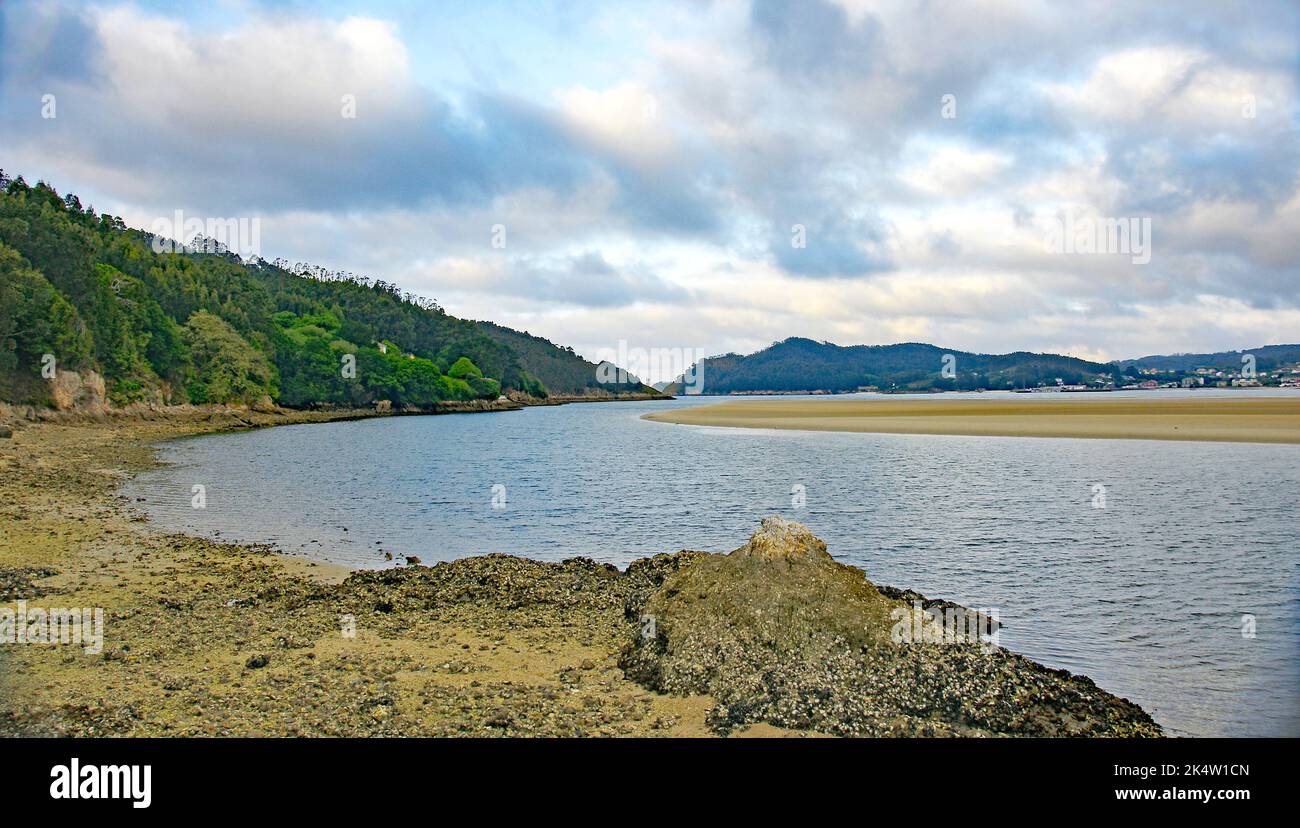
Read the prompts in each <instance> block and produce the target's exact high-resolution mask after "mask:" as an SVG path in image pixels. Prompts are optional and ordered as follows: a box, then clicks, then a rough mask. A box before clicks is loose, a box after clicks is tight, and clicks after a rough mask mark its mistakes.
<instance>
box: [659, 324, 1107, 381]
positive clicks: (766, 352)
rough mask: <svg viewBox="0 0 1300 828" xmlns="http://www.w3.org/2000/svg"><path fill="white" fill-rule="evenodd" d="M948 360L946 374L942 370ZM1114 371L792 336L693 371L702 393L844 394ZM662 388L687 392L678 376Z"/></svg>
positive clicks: (1067, 362)
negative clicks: (948, 373)
mask: <svg viewBox="0 0 1300 828" xmlns="http://www.w3.org/2000/svg"><path fill="white" fill-rule="evenodd" d="M949 357H951V359H947V358H949ZM949 364H950V365H951V374H952V376H950V377H948V376H945V371H944V369H945V366H946V365H949ZM1115 370H1116V369H1115V366H1114V365H1109V364H1105V363H1100V362H1089V361H1088V360H1084V359H1077V358H1075V357H1069V356H1060V355H1058V354H1035V353H1028V352H1025V351H1017V352H1016V353H1012V354H975V353H970V352H968V351H957V350H953V349H945V348H939V347H936V346H934V345H927V344H925V343H921V342H905V343H901V344H898V345H850V346H847V347H846V346H840V345H836V344H834V343H831V342H816V341H814V340H811V339H803V338H800V337H791V338H790V339H786V340H783V341H781V342H777V343H775V344H773V345H771V346H769V347H767V348H764V349H763V350H761V351H759V352H757V353H754V354H750V355H749V356H741V355H738V354H726V355H725V356H719V357H711V358H709V359H705V360H702V363H701V373H700V374H699V376H700V387H701V393H704V394H732V393H754V392H760V391H777V392H784V393H790V392H796V391H809V392H811V391H828V392H844V391H856V390H858V389H859V388H861V387H864V386H875V387H877V388H879V389H880V390H882V391H928V390H940V389H948V390H975V389H981V388H986V389H1007V388H1032V387H1034V386H1037V385H1040V384H1045V385H1055V384H1056V381H1057V380H1058V379H1059V380H1061V382H1063V383H1065V384H1067V385H1073V384H1084V383H1089V382H1097V381H1100V380H1104V379H1107V378H1109V377H1111V376H1112V374H1113V373H1114V372H1115ZM665 390H666V391H667V393H670V394H678V393H685V391H684V390H683V389H682V387H681V385H680V378H679V382H678V383H674V384H673V385H670V386H669V387H668V388H666V389H665Z"/></svg>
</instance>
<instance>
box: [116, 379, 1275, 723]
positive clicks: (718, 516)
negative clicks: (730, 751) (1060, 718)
mask: <svg viewBox="0 0 1300 828" xmlns="http://www.w3.org/2000/svg"><path fill="white" fill-rule="evenodd" d="M1154 393H1158V394H1160V395H1161V396H1162V397H1165V396H1169V395H1176V394H1178V393H1179V392H1174V391H1162V392H1154ZM1199 393H1202V394H1205V393H1216V392H1199ZM968 396H974V395H943V398H945V399H951V400H952V404H954V405H960V404H962V400H963V399H964V398H968ZM979 396H981V397H983V398H988V397H989V396H992V395H989V394H985V395H979ZM1039 396H1046V395H1023V396H1020V397H1018V399H1026V398H1031V397H1039ZM1053 396H1054V395H1053ZM1075 396H1078V397H1087V396H1091V395H1075ZM1096 396H1098V397H1111V398H1113V397H1115V396H1119V395H1115V394H1108V395H1096ZM714 401H716V398H713V399H710V398H685V399H680V400H676V401H672V402H620V403H601V404H573V405H565V406H558V407H539V408H529V409H525V410H523V411H517V412H504V413H496V414H480V415H453V416H437V417H393V418H385V419H375V420H361V421H354V422H340V423H329V424H318V425H299V426H285V427H280V428H274V429H265V430H260V431H252V432H246V433H238V434H226V435H213V436H205V437H196V438H187V439H181V440H174V441H170V442H168V443H165V444H163V446H162V458H163V459H164V460H165V461H166V462H167V465H166V466H164V467H162V468H160V469H156V470H153V471H150V472H147V473H145V474H143V475H141V476H140V477H138V478H136V479H135V480H134V481H132V482H131V483H130V484H128V487H127V489H126V493H127V494H128V495H130V496H132V497H140V498H144V500H143V501H141V502H140V503H137V504H136V505H138V506H140V507H143V508H144V509H146V510H147V511H148V512H149V514H150V516H151V518H152V520H153V521H154V522H155V523H156V524H158V525H159V526H160V527H162V528H164V529H169V530H177V531H185V532H189V533H193V534H198V535H204V536H207V537H214V538H220V539H222V540H228V541H235V542H270V543H274V544H276V545H277V546H278V547H280V548H281V549H283V550H284V551H285V552H287V553H290V554H298V555H305V556H308V557H311V558H313V559H317V560H323V561H331V562H336V563H342V564H346V565H348V566H351V567H358V568H377V567H384V566H394V565H398V564H400V562H401V560H402V556H403V555H405V554H412V555H418V556H419V558H420V559H421V560H422V561H423V562H424V563H426V564H428V563H433V562H435V561H439V560H451V559H454V558H459V557H464V556H467V555H478V554H484V553H489V552H507V553H512V554H517V555H523V556H527V557H531V558H535V559H541V560H561V559H564V558H568V557H573V556H575V555H583V556H587V557H591V558H594V559H596V560H598V561H607V562H610V563H614V564H617V565H619V566H620V567H621V566H625V565H626V564H627V563H628V562H630V561H632V560H635V559H636V558H640V557H644V556H647V555H653V554H655V553H658V552H671V551H676V550H678V549H699V550H706V551H713V552H720V551H727V550H730V549H734V548H735V547H737V546H740V545H741V544H742V543H743V542H744V541H745V540H746V538H747V537H748V536H749V534H750V532H752V531H753V530H754V529H755V528H756V527H757V525H758V522H759V520H760V519H761V518H762V517H763V516H764V515H767V514H771V513H774V512H779V513H780V514H782V515H785V516H786V517H789V518H792V519H795V520H799V521H801V522H803V523H806V524H807V525H808V526H809V527H811V528H812V530H813V531H814V532H815V533H816V534H817V535H819V536H820V537H822V538H823V539H825V541H826V542H827V544H828V545H829V549H830V552H831V554H832V555H834V556H835V557H836V559H838V560H840V561H842V562H844V563H849V564H852V565H854V566H858V567H861V568H862V569H864V570H865V571H866V573H867V576H868V577H869V578H871V579H872V580H874V581H875V582H877V583H882V584H891V585H894V586H899V587H905V588H911V589H915V590H917V591H919V592H921V593H923V594H925V595H927V596H930V597H941V598H948V599H951V600H954V601H957V602H960V603H962V604H965V605H967V606H970V607H976V608H989V609H996V611H997V612H998V613H999V617H1000V618H1001V620H1002V623H1003V625H1004V626H1003V630H1002V634H1001V641H1000V643H1001V644H1002V646H1005V647H1008V648H1010V649H1013V650H1016V651H1018V652H1021V653H1024V654H1026V655H1028V656H1030V657H1031V658H1034V659H1036V660H1038V661H1041V662H1043V663H1044V664H1047V665H1050V666H1052V667H1061V668H1065V669H1067V670H1070V671H1072V672H1076V673H1083V674H1085V675H1087V676H1089V677H1091V678H1092V679H1094V680H1095V681H1096V682H1097V683H1098V684H1099V685H1100V686H1101V687H1103V688H1105V689H1107V690H1109V691H1111V692H1113V693H1117V694H1119V695H1121V696H1124V697H1127V698H1129V699H1131V700H1133V701H1135V702H1137V703H1138V704H1140V705H1142V707H1143V708H1144V709H1146V710H1147V711H1148V712H1150V713H1151V714H1152V716H1154V717H1155V719H1156V720H1157V721H1158V722H1160V723H1161V724H1162V725H1163V726H1164V727H1165V728H1166V729H1167V731H1168V732H1170V733H1171V734H1173V735H1200V736H1256V735H1258V736H1284V735H1289V736H1296V735H1300V521H1297V514H1296V505H1297V503H1298V502H1300V446H1296V445H1284V446H1275V445H1250V444H1232V443H1193V442H1160V441H1143V440H1080V439H1058V438H1052V439H1043V438H1016V437H958V436H930V435H891V434H846V433H831V432H795V431H769V430H742V429H721V428H701V427H694V426H680V425H670V424H665V423H656V422H650V421H646V420H642V419H640V417H641V415H642V414H644V413H647V412H650V411H660V410H663V409H665V408H667V407H672V406H689V405H700V404H707V403H709V402H714ZM195 485H202V486H203V487H204V495H205V501H206V504H205V508H201V509H199V508H194V507H193V494H192V492H193V487H194V486H195ZM385 553H387V555H392V556H393V560H391V561H390V560H389V559H388V558H387V556H386V554H385Z"/></svg>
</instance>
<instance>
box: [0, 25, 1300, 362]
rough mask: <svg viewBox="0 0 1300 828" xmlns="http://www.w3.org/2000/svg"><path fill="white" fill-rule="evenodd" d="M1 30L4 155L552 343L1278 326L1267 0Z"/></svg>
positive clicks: (1119, 346) (730, 345) (1288, 332)
mask: <svg viewBox="0 0 1300 828" xmlns="http://www.w3.org/2000/svg"><path fill="white" fill-rule="evenodd" d="M0 47H2V48H0V168H3V169H4V170H5V171H6V172H7V173H8V174H10V175H17V174H22V175H23V176H24V177H25V178H26V179H27V180H28V181H33V182H34V181H36V180H38V179H41V180H45V181H47V182H49V183H50V184H52V185H53V186H55V187H56V188H57V189H58V190H59V191H60V192H75V193H77V194H78V196H79V197H80V198H81V200H82V202H83V203H88V204H93V205H94V206H95V208H96V209H97V210H98V211H100V212H109V213H113V214H115V215H121V216H122V217H123V218H124V219H125V220H126V222H127V223H128V224H130V225H132V226H135V227H139V228H142V229H154V228H155V227H156V226H157V222H158V221H159V220H160V218H170V217H172V216H174V215H175V211H177V210H181V211H183V214H184V215H185V216H188V217H200V218H212V217H220V218H246V219H250V220H253V219H255V220H256V221H257V222H258V226H259V227H260V234H259V242H260V253H261V255H263V256H264V257H266V258H267V259H275V258H284V259H287V260H289V261H290V262H299V261H302V262H311V263H314V264H319V265H322V266H324V267H326V268H329V269H336V270H347V271H351V272H354V273H358V274H364V275H368V276H371V277H374V278H380V279H384V280H386V281H390V282H395V283H397V284H398V285H399V286H401V287H402V288H404V289H406V290H409V291H412V292H414V293H417V294H420V295H422V296H426V297H429V298H432V299H435V300H437V301H438V302H439V304H441V305H442V306H443V307H444V308H446V309H447V311H448V312H450V313H452V314H455V315H457V316H462V317H467V318H473V319H490V320H492V321H495V322H499V323H501V324H505V325H509V326H511V327H515V328H519V329H521V330H527V331H530V332H531V333H534V334H538V335H541V336H545V337H547V338H549V339H551V340H553V341H555V342H557V343H560V344H564V345H572V346H573V347H574V348H575V349H577V351H578V352H579V353H581V354H584V355H585V356H588V357H592V356H595V355H596V354H598V353H604V352H607V351H608V350H610V349H616V348H618V346H619V343H620V342H622V343H625V347H628V348H644V349H656V348H657V349H668V348H681V349H689V350H690V352H692V353H708V354H720V353H724V352H729V351H734V352H739V353H749V352H753V351H755V350H758V349H761V348H763V347H765V346H767V345H769V344H771V343H772V342H774V341H777V340H781V339H784V338H786V337H789V336H804V337H809V338H812V339H817V340H829V341H832V342H836V343H839V344H842V345H849V344H859V343H867V344H887V343H892V342H906V341H923V342H931V343H934V344H936V345H939V346H941V347H945V348H952V349H960V350H966V351H978V352H995V353H1001V352H1007V351H1014V350H1033V351H1048V352H1057V353H1067V354H1071V355H1074V356H1079V357H1084V358H1089V359H1102V360H1105V359H1115V358H1126V357H1135V356H1141V355H1146V354H1154V353H1173V352H1193V351H1218V350H1233V349H1243V348H1250V347H1256V346H1260V345H1266V344H1278V343H1294V342H1300V106H1298V100H1297V85H1298V83H1300V4H1298V3H1295V2H1292V0H1277V1H1276V2H1267V0H1260V1H1259V2H1252V3H1248V4H1235V3H1222V2H1200V0H1181V1H1180V2H1147V3H1141V4H1138V3H1115V2H1110V1H1109V0H1107V2H1091V1H1090V0H1073V1H1072V2H1046V0H1020V1H1019V2H1006V1H1005V0H988V1H987V2H974V1H972V2H957V1H956V0H954V2H943V3H938V2H926V0H908V1H907V2H902V1H901V0H900V1H899V2H894V1H893V0H800V2H781V1H780V0H752V2H749V1H747V0H736V1H735V2H732V1H731V0H720V1H719V2H712V3H710V2H704V1H703V0H691V2H686V1H685V0H682V2H677V0H656V2H648V3H641V2H617V0H614V1H612V2H600V3H594V2H593V3H583V2H569V3H561V2H553V3H552V2H519V3H506V2H492V0H480V2H445V3H437V2H416V0H409V1H408V0H387V1H386V2H369V3H364V4H361V3H342V2H294V0H285V1H284V2H270V1H269V0H268V1H267V2H252V1H251V0H227V1H226V2H220V0H218V2H209V3H204V4H173V3H164V2H135V3H119V2H104V3H94V2H91V3H71V2H61V0H44V1H43V2H21V1H20V2H13V0H4V2H2V3H0ZM49 96H52V97H49ZM51 104H52V105H53V106H52V108H51ZM50 116H52V117H50ZM1121 228H1122V229H1123V230H1126V231H1131V232H1129V233H1128V235H1127V237H1125V236H1124V235H1122V234H1121V233H1120V229H1121ZM1095 231H1101V232H1095ZM1089 242H1091V243H1089ZM668 378H669V377H654V376H652V377H647V378H646V379H648V380H650V381H658V380H662V379H668Z"/></svg>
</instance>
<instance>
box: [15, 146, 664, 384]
mask: <svg viewBox="0 0 1300 828" xmlns="http://www.w3.org/2000/svg"><path fill="white" fill-rule="evenodd" d="M153 241H154V237H153V236H152V235H151V234H149V233H145V232H142V231H139V230H134V229H131V228H128V227H127V226H126V225H125V224H124V223H123V221H122V220H121V219H120V218H117V217H114V216H110V215H99V214H97V213H96V212H95V210H94V208H93V207H85V208H83V207H82V205H81V202H80V200H79V199H78V198H77V197H76V196H75V195H71V194H69V195H67V196H63V197H61V196H60V195H59V194H58V193H57V192H56V191H55V190H54V189H53V188H52V187H49V186H47V185H45V184H43V183H40V184H37V185H35V186H29V185H28V184H27V183H26V182H24V181H23V179H22V178H21V177H19V178H15V179H13V180H10V179H9V178H8V177H6V176H5V175H4V173H3V171H0V399H3V400H9V401H18V402H47V401H48V399H49V388H48V386H49V384H48V383H47V382H45V381H44V378H42V366H43V365H45V364H46V363H47V362H48V361H49V359H50V358H51V356H52V357H53V359H54V360H56V364H57V368H58V370H60V371H62V370H72V371H79V372H84V371H96V372H98V373H99V374H101V375H102V376H103V377H104V379H105V382H106V385H107V393H108V396H109V399H110V400H111V401H112V402H114V403H116V404H125V403H130V402H135V401H149V402H159V403H182V402H195V403H200V402H210V403H219V402H239V403H250V404H251V403H258V402H266V401H275V402H279V403H281V404H284V405H291V406H312V405H319V404H340V405H344V404H346V405H368V404H371V403H374V402H376V401H379V400H389V401H391V402H392V404H393V405H395V406H401V405H413V406H427V405H430V404H433V403H437V402H440V401H447V400H472V399H492V398H495V397H497V396H498V395H499V394H501V393H502V391H503V390H509V391H518V392H522V393H525V394H529V395H532V396H534V397H545V396H547V394H548V389H549V393H562V394H584V393H592V392H608V391H626V390H644V389H643V388H642V387H641V386H639V385H638V386H629V387H626V388H624V387H617V388H611V387H609V386H599V385H598V383H597V381H596V366H595V365H593V364H592V363H590V362H587V361H586V360H583V359H582V358H580V357H579V356H577V355H576V354H575V353H573V351H572V349H564V348H560V347H558V346H556V345H554V344H552V343H550V342H549V341H547V340H545V339H541V338H539V337H534V336H530V335H528V334H524V333H520V332H518V331H512V330H510V329H509V328H502V327H500V326H498V325H493V324H491V323H485V322H474V321H469V320H463V319H457V318H456V317H453V316H450V315H448V314H447V313H445V312H444V311H443V310H442V308H440V307H439V306H438V305H437V304H435V303H433V302H431V301H428V300H425V299H421V298H419V297H416V296H412V295H411V294H409V293H403V292H402V291H401V290H399V289H398V288H397V287H396V286H394V285H391V284H388V283H385V282H383V281H377V280H370V279H366V278H361V277H357V276H354V275H352V274H349V273H336V272H330V271H327V270H325V269H324V268H320V267H316V266H311V265H304V264H298V265H294V266H292V267H291V266H290V265H289V264H288V263H287V262H284V261H280V260H277V261H275V262H267V261H265V260H263V259H260V258H258V259H255V260H254V261H251V262H247V261H244V260H241V259H240V257H239V256H237V255H235V254H233V253H231V252H229V251H227V250H225V249H224V248H223V247H221V246H220V245H217V244H214V243H211V242H210V241H209V240H199V242H200V243H197V244H196V243H194V242H193V241H192V242H191V244H190V245H189V246H187V247H181V248H179V249H177V250H176V251H168V252H162V253H159V252H155V249H154V245H153Z"/></svg>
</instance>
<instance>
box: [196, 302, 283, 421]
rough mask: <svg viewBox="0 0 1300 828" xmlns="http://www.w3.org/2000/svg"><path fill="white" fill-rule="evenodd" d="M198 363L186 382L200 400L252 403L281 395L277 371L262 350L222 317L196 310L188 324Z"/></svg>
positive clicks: (200, 401) (197, 400)
mask: <svg viewBox="0 0 1300 828" xmlns="http://www.w3.org/2000/svg"><path fill="white" fill-rule="evenodd" d="M185 338H186V340H187V343H188V345H189V348H190V356H191V359H192V360H193V364H194V375H193V376H192V377H191V378H190V381H189V382H188V383H187V384H186V391H187V392H188V393H189V396H190V399H191V400H192V401H194V402H196V403H245V404H252V403H257V402H260V401H262V400H265V399H268V398H273V397H275V396H277V394H278V389H277V388H276V380H275V371H274V369H273V368H272V367H271V365H270V363H269V362H268V361H267V359H266V356H265V354H263V353H262V352H260V351H258V350H257V349H256V348H254V347H253V346H252V345H250V344H249V343H248V342H247V341H245V340H244V339H243V338H242V337H240V335H239V333H238V332H237V331H236V330H235V329H234V328H233V327H231V325H230V323H228V322H226V321H225V320H224V319H222V318H221V317H219V316H217V315H215V314H212V313H209V312H207V311H196V312H195V313H194V314H193V315H192V316H190V318H189V321H187V322H186V323H185Z"/></svg>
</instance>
